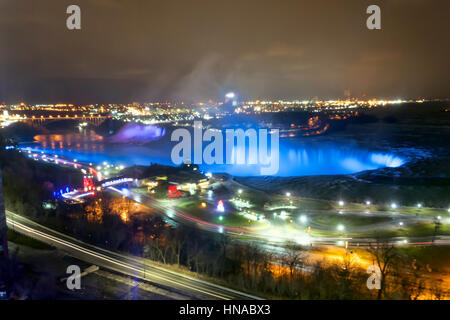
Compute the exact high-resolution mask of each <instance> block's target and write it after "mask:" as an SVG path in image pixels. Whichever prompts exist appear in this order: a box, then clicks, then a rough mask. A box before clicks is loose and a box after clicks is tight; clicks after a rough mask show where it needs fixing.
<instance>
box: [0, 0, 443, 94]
mask: <svg viewBox="0 0 450 320" xmlns="http://www.w3.org/2000/svg"><path fill="white" fill-rule="evenodd" d="M74 3H76V4H78V5H79V6H80V7H81V10H82V30H81V31H69V30H67V29H66V26H65V25H66V23H65V20H66V17H67V15H66V13H65V11H66V8H67V6H68V5H70V4H74ZM370 4H378V5H380V7H381V10H382V30H380V31H370V30H367V28H366V27H365V23H366V18H367V15H366V14H365V10H366V8H367V6H368V5H370ZM449 13H450V2H449V1H448V0H435V1H420V0H417V1H416V0H413V1H411V0H398V1H353V0H341V1H320V0H319V1H302V0H292V1H289V0H274V1H263V0H239V1H238V0H231V1H217V0H177V1H174V0H165V1H159V0H158V1H153V0H127V1H120V0H116V1H114V0H78V1H75V2H74V1H66V0H52V1H51V0H39V1H34V0H21V1H9V0H0V40H1V43H2V49H1V50H0V58H1V60H0V99H2V100H6V101H8V102H16V101H18V100H22V99H23V100H26V101H27V102H56V101H61V102H74V103H84V102H129V101H133V100H139V101H142V100H155V99H159V100H161V99H180V100H181V99H182V100H186V101H189V100H201V99H210V98H212V99H216V98H218V97H220V96H221V94H223V92H225V91H226V90H230V89H232V90H237V91H239V92H240V93H241V95H242V96H244V97H246V98H257V97H261V98H309V97H314V96H318V97H324V98H326V97H339V96H342V95H343V93H344V90H346V89H348V90H350V92H351V93H352V94H353V95H361V94H363V93H365V94H367V95H368V96H377V97H398V96H402V97H417V96H426V97H448V96H449V91H450V90H449V81H448V80H447V78H448V70H449V59H448V56H449V53H450V50H449V49H450V48H449V46H450V44H449V41H448V34H449V31H450V22H449V21H450V20H449V19H448V16H449Z"/></svg>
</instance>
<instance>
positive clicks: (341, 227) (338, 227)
mask: <svg viewBox="0 0 450 320" xmlns="http://www.w3.org/2000/svg"><path fill="white" fill-rule="evenodd" d="M337 229H338V231H341V232H342V231H344V230H345V227H344V225H342V224H340V225H338V226H337Z"/></svg>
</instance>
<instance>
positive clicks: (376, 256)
mask: <svg viewBox="0 0 450 320" xmlns="http://www.w3.org/2000/svg"><path fill="white" fill-rule="evenodd" d="M368 251H369V252H370V253H371V254H372V257H373V262H374V264H375V265H376V266H378V267H379V268H380V290H378V294H377V299H381V298H383V297H384V295H385V293H386V287H387V279H388V277H389V276H390V275H391V273H392V271H393V267H394V264H395V258H396V257H397V250H396V249H395V248H394V247H393V246H392V245H384V244H381V243H379V242H377V243H376V244H375V245H372V244H371V245H370V248H369V250H368Z"/></svg>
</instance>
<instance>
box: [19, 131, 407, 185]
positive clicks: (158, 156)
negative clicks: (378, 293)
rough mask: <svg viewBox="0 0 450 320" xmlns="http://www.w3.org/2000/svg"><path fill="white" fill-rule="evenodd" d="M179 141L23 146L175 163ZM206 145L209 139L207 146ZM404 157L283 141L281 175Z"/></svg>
mask: <svg viewBox="0 0 450 320" xmlns="http://www.w3.org/2000/svg"><path fill="white" fill-rule="evenodd" d="M175 144H176V143H175V142H170V140H167V141H165V142H163V143H160V142H159V143H157V144H154V142H150V143H149V144H146V145H139V144H114V143H110V142H108V141H106V140H105V139H104V138H103V137H102V136H99V135H96V134H93V133H91V134H54V135H38V136H35V137H34V142H33V143H26V144H23V145H22V146H24V147H32V148H37V149H39V150H42V151H45V152H47V153H51V154H58V155H60V156H65V157H69V158H73V159H78V160H79V161H83V162H92V163H102V162H104V161H108V162H109V163H114V164H123V165H150V163H160V164H165V165H173V163H172V161H171V159H170V153H171V149H172V147H173V146H174V145H175ZM205 146H206V143H205V144H204V146H203V147H205ZM404 162H405V161H404V160H403V159H402V158H401V157H398V156H396V155H393V154H388V153H382V152H375V151H370V150H366V149H360V148H355V147H353V146H351V145H350V144H347V145H345V144H342V143H340V144H330V143H327V144H322V143H320V144H319V143H309V144H305V143H299V142H298V141H296V142H292V141H289V140H283V139H282V140H281V141H280V166H279V172H278V174H277V175H278V176H305V175H325V174H330V175H331V174H350V173H355V172H359V171H364V170H374V169H378V168H382V167H399V166H401V165H403V164H404ZM200 167H201V169H202V170H204V171H205V172H206V171H211V172H227V173H229V174H232V175H236V176H257V175H260V167H259V166H258V165H216V164H213V165H200Z"/></svg>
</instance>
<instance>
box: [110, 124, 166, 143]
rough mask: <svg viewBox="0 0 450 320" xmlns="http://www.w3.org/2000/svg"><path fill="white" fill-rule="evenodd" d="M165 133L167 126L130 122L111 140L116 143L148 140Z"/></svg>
mask: <svg viewBox="0 0 450 320" xmlns="http://www.w3.org/2000/svg"><path fill="white" fill-rule="evenodd" d="M165 133H166V129H165V128H160V127H157V126H154V125H140V124H136V123H130V124H127V125H125V126H124V127H122V129H120V130H119V132H118V133H117V134H115V135H114V136H112V137H111V138H110V140H111V142H115V143H129V142H147V141H153V140H158V139H160V138H161V137H162V136H164V134H165Z"/></svg>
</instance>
